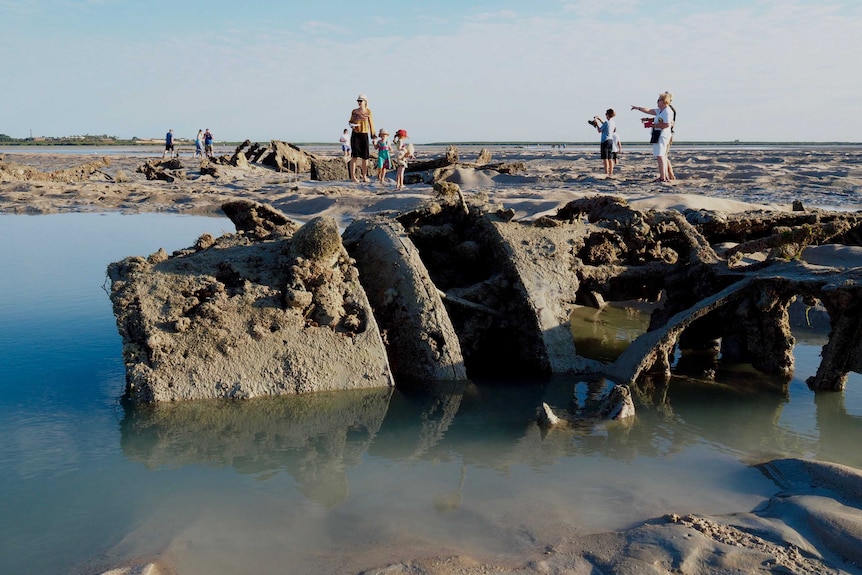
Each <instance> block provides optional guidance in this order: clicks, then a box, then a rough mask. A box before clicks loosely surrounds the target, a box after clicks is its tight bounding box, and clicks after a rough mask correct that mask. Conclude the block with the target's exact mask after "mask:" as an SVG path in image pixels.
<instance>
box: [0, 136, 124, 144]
mask: <svg viewBox="0 0 862 575" xmlns="http://www.w3.org/2000/svg"><path fill="white" fill-rule="evenodd" d="M138 141H139V138H138V137H137V136H136V137H133V138H132V139H130V140H121V139H119V138H117V137H116V136H109V135H107V134H101V135H92V134H85V135H83V136H59V137H56V136H45V137H37V138H13V137H12V136H9V135H6V134H0V143H2V144H3V145H6V146H16V145H22V146H23V145H26V146H94V145H96V146H128V145H133V144H137V143H138Z"/></svg>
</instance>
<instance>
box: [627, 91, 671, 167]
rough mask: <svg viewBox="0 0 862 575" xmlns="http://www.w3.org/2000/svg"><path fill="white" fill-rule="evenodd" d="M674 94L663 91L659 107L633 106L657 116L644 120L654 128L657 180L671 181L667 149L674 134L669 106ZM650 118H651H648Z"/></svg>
mask: <svg viewBox="0 0 862 575" xmlns="http://www.w3.org/2000/svg"><path fill="white" fill-rule="evenodd" d="M671 99H673V96H672V95H671V93H670V92H662V93H661V94H659V95H658V101H657V102H656V104H657V107H655V108H644V107H642V106H632V110H638V111H640V112H643V113H644V114H653V115H654V116H655V117H654V118H652V120H651V121H647V122H644V126H646V127H651V128H652V134H651V136H650V144H652V153H653V156H655V158H656V161H657V162H658V178H656V179H655V181H656V182H669V181H670V180H671V176H670V170H671V169H670V168H669V163H668V159H667V150H668V146H670V140H671V136H672V132H671V127H672V126H673V121H674V117H673V109H671V108H670V107H669V105H670V101H671ZM647 120H649V118H647Z"/></svg>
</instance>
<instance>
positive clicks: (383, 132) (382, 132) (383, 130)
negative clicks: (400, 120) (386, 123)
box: [380, 128, 389, 136]
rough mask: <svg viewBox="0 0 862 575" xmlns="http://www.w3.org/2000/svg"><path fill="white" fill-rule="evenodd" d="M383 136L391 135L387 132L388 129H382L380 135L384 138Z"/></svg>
mask: <svg viewBox="0 0 862 575" xmlns="http://www.w3.org/2000/svg"><path fill="white" fill-rule="evenodd" d="M383 134H386V135H387V136H388V135H389V132H387V131H386V128H380V135H381V136H382V135H383Z"/></svg>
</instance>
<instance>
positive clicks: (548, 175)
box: [0, 145, 862, 222]
mask: <svg viewBox="0 0 862 575" xmlns="http://www.w3.org/2000/svg"><path fill="white" fill-rule="evenodd" d="M482 148H483V146H460V147H459V156H460V160H461V162H464V163H465V164H469V163H470V162H472V161H475V159H476V157H477V156H478V154H479V152H480V150H481V149H482ZM488 149H489V151H490V152H491V154H492V161H494V162H501V161H503V162H524V165H525V169H524V170H523V171H520V172H517V173H515V174H511V175H510V174H500V173H497V172H494V171H491V170H483V169H473V168H469V167H463V168H459V169H457V170H456V171H455V173H454V174H453V175H452V177H451V178H450V181H453V182H455V183H457V184H459V185H460V186H461V189H462V191H463V192H465V193H466V194H468V195H469V194H475V193H486V194H488V195H489V196H490V197H491V198H492V199H493V200H494V201H495V202H498V203H500V204H502V205H504V206H505V207H506V208H512V209H514V210H515V212H516V219H530V218H534V217H537V216H538V215H541V214H544V213H553V212H554V211H555V210H556V209H557V208H558V207H560V206H562V205H565V203H566V202H568V201H570V200H572V199H575V198H579V197H583V196H586V195H594V194H614V195H621V196H623V197H625V198H627V199H628V200H629V202H630V203H631V204H632V205H634V206H636V207H655V208H659V209H665V208H672V207H677V208H682V207H693V208H696V209H711V210H725V211H744V210H748V209H757V208H762V207H770V208H775V209H790V206H791V204H792V203H793V202H794V201H801V202H802V203H803V205H805V206H806V207H825V208H829V209H840V210H856V209H860V208H862V196H860V193H862V147H852V146H839V147H836V146H822V147H811V146H808V147H804V146H799V147H796V146H776V147H762V148H758V147H744V148H743V147H733V146H727V147H721V146H714V147H713V146H703V147H694V146H692V147H687V146H685V145H676V146H675V147H674V148H673V151H672V154H671V159H672V161H673V164H674V166H675V170H676V174H677V180H676V181H675V182H672V183H664V184H662V183H654V182H653V179H654V178H655V171H656V167H655V159H654V158H653V157H652V155H651V154H650V152H649V149H648V148H647V147H646V146H640V147H639V146H630V147H628V148H627V149H625V153H624V154H623V155H622V157H621V160H620V163H619V165H618V167H617V173H616V174H615V175H614V177H613V178H606V177H605V176H604V173H603V172H602V165H601V160H599V159H598V150H597V148H596V149H595V150H594V149H592V148H587V147H571V148H553V147H550V146H488ZM231 151H232V150H231ZM306 151H308V152H310V153H314V154H319V155H322V156H337V155H338V154H339V152H338V151H337V150H336V149H335V148H334V147H319V148H314V147H310V148H308V149H307V150H306ZM220 152H221V153H227V152H228V150H220ZM444 152H445V147H443V146H417V156H418V157H417V161H419V160H425V159H430V158H434V157H439V156H441V155H443V153H444ZM0 156H3V157H4V158H5V160H6V161H7V162H15V163H18V164H24V165H27V166H32V167H34V168H36V169H38V170H40V171H44V172H50V171H54V170H61V169H66V168H70V167H74V166H79V165H82V164H84V163H86V162H92V161H93V160H94V159H96V158H98V157H100V156H94V155H93V154H79V153H63V154H56V153H50V152H49V151H45V150H39V151H37V152H31V151H26V150H24V149H22V150H21V151H20V152H19V151H18V150H15V151H14V152H13V151H4V152H0ZM105 157H107V158H108V160H109V161H110V164H109V165H108V166H107V167H105V168H103V169H102V172H103V173H104V174H106V176H107V177H106V178H105V179H106V180H109V179H112V180H114V181H98V178H94V179H93V180H91V181H87V182H81V183H75V184H61V183H53V182H27V181H10V178H8V177H6V178H5V180H4V178H3V177H2V176H0V213H13V214H44V213H54V212H81V211H90V212H93V211H95V212H100V211H119V212H124V213H138V212H172V213H184V214H197V215H205V214H216V213H218V210H219V206H220V205H221V204H222V203H223V202H225V201H227V200H231V199H235V198H238V197H240V198H246V199H250V200H254V201H259V202H264V203H267V204H269V205H271V206H273V207H275V208H277V209H278V210H280V211H282V212H284V213H285V214H287V215H289V216H291V217H294V218H296V219H299V220H302V219H307V218H308V217H311V216H313V215H329V216H332V217H335V218H336V220H338V221H340V222H349V221H351V220H352V219H353V218H354V217H356V216H357V215H370V214H374V213H381V212H388V211H400V210H405V209H410V208H411V207H413V206H415V205H418V204H419V203H421V202H422V201H423V200H424V199H426V198H428V197H430V196H432V195H433V191H432V189H431V186H430V185H424V184H416V185H409V186H407V187H406V189H405V190H403V191H400V192H396V191H395V189H394V187H395V186H394V173H392V172H390V173H389V174H388V179H387V184H386V185H380V184H377V183H372V184H353V183H351V182H347V181H345V182H315V181H311V180H310V179H308V174H289V173H278V172H275V171H274V170H272V169H270V168H267V167H262V166H256V165H252V167H251V168H250V169H248V170H239V169H229V168H228V169H226V170H225V171H226V172H227V175H226V176H225V177H222V178H219V179H215V178H213V177H211V176H200V171H199V166H198V161H196V160H194V159H193V158H191V157H190V155H189V154H186V155H184V156H183V157H181V161H182V163H183V166H184V167H185V168H186V171H187V173H188V179H187V180H186V181H182V182H174V183H167V182H164V181H147V179H146V178H145V177H144V175H143V174H141V173H138V172H136V170H137V168H138V167H139V166H140V165H141V164H142V163H143V162H144V161H146V160H147V159H153V158H159V157H160V152H159V151H157V150H155V149H154V150H152V155H149V156H148V155H147V153H146V151H141V152H135V153H134V154H124V155H111V154H107V155H106V156H105Z"/></svg>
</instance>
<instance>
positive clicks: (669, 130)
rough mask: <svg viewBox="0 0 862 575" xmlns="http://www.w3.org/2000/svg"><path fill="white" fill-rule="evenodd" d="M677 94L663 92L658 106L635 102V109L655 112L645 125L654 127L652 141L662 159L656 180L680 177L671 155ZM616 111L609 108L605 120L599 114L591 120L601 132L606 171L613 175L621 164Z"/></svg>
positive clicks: (647, 112) (654, 149) (659, 96)
mask: <svg viewBox="0 0 862 575" xmlns="http://www.w3.org/2000/svg"><path fill="white" fill-rule="evenodd" d="M672 101H673V94H671V93H670V92H662V93H661V94H659V95H658V100H657V101H656V107H655V108H646V107H643V106H632V107H631V109H632V110H638V111H639V112H643V113H644V114H651V115H652V117H650V118H643V119H642V121H643V123H644V127H646V128H651V129H652V132H651V133H650V144H652V152H653V156H655V158H656V161H657V163H658V177H657V178H656V179H655V181H656V182H670V181H672V180H675V179H676V176H674V173H673V165H672V164H671V162H670V159H669V158H668V150H669V149H670V145H671V142H672V141H673V131H674V124H675V123H676V109H674V107H673V105H672V104H671V102H672ZM615 116H616V112H614V110H613V109H612V108H609V109H608V110H607V111H606V112H605V120H604V121H603V120H602V119H601V118H599V117H598V116H595V117H594V118H593V119H592V120H590V121H589V123H590V124H591V125H593V126H594V127H595V128H596V130H598V131H599V132H600V133H601V144H600V146H601V148H600V149H601V158H602V164H603V165H604V168H605V175H606V176H608V177H610V176H613V173H614V167H615V166H616V164H617V161H618V157H619V153H620V152H621V150H622V144H621V142H620V139H619V136H617V127H616V122H615V121H614V117H615Z"/></svg>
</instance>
